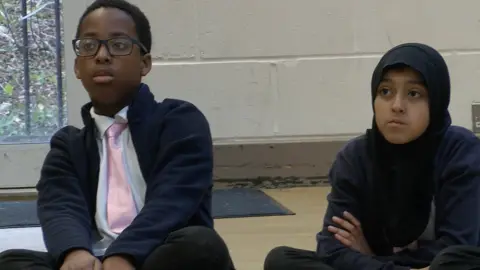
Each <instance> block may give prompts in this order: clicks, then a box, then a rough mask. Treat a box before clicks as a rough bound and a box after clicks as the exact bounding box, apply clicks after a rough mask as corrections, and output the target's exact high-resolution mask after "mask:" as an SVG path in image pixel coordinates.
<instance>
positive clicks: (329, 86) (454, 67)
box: [65, 0, 480, 143]
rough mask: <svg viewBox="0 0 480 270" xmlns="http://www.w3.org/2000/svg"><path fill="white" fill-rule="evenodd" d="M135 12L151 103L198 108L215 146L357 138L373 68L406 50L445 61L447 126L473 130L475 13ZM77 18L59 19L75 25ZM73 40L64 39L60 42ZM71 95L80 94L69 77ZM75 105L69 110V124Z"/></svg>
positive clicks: (396, 4) (432, 8)
mask: <svg viewBox="0 0 480 270" xmlns="http://www.w3.org/2000/svg"><path fill="white" fill-rule="evenodd" d="M82 1H85V2H91V1H86V0H79V1H78V2H82ZM72 2H74V1H67V2H66V3H65V9H66V10H67V14H69V13H68V12H72V11H70V9H69V5H78V4H74V3H72ZM75 2H76V1H75ZM131 2H132V3H135V4H137V5H139V6H140V7H141V8H142V9H143V10H144V11H145V13H146V14H147V16H148V17H149V19H150V21H151V24H152V28H153V35H154V48H153V52H152V54H153V56H154V58H155V59H156V62H155V67H154V69H153V71H152V73H151V74H150V76H148V77H147V78H146V82H147V83H149V84H150V85H151V86H152V87H153V88H154V91H155V93H156V95H157V97H158V98H159V99H161V98H163V97H178V98H184V99H187V100H190V101H192V102H194V103H195V104H197V105H198V106H199V107H200V108H201V109H202V110H203V111H204V112H205V113H206V115H207V116H208V118H209V120H210V122H211V124H212V130H213V133H214V137H215V138H216V139H217V141H223V142H226V143H229V142H232V143H233V142H235V141H237V140H238V139H247V140H256V139H266V140H275V138H285V137H287V138H286V139H287V140H288V137H292V139H295V137H310V136H315V137H323V136H335V135H339V134H357V133H361V132H363V131H364V130H365V129H366V128H367V127H368V126H369V124H370V122H371V106H370V104H369V102H370V101H369V100H370V97H369V87H370V85H369V84H370V76H371V73H372V70H373V67H374V65H375V64H376V62H377V61H378V59H379V57H380V56H381V54H382V53H384V52H385V51H386V50H388V49H389V48H391V47H392V46H394V45H396V44H399V43H402V42H408V41H418V42H425V43H427V44H430V45H432V46H434V47H435V48H437V49H439V50H440V51H442V53H443V54H444V55H445V57H446V59H447V61H448V64H449V66H450V69H451V73H452V82H453V86H454V87H453V88H454V89H453V92H452V105H451V111H452V114H453V118H454V122H455V123H457V124H459V125H462V126H465V127H469V128H470V127H471V115H470V111H471V108H470V104H471V103H472V101H474V100H480V91H476V88H477V87H478V86H480V80H479V76H476V73H477V72H478V65H479V64H477V63H480V61H478V60H480V54H479V52H480V51H479V50H478V49H480V22H479V20H480V15H479V14H480V13H479V12H478V11H479V10H480V2H479V1H475V0H465V1H462V2H461V4H460V3H457V2H454V1H435V0H404V1H381V0H362V1H358V0H322V1H318V0H300V1H292V0H262V1H257V0H242V1H226V0H132V1H131ZM72 13H73V12H72ZM79 13H80V10H75V14H71V16H68V17H67V19H68V20H72V23H74V24H76V19H77V17H78V15H79ZM72 35H73V32H72V31H71V30H70V31H69V29H66V38H67V39H69V38H71V36H72ZM69 50H70V48H69V47H67V51H69ZM71 63H72V62H71V61H69V62H68V63H67V64H71ZM71 76H72V75H71ZM68 85H70V86H71V85H78V82H76V81H75V79H74V78H73V76H72V77H69V78H68ZM70 95H73V96H75V97H77V93H73V94H72V93H71V94H70ZM78 100H81V101H85V100H86V96H83V98H81V99H78ZM79 105H80V103H77V102H75V103H73V104H70V107H69V108H70V109H71V110H70V112H71V113H70V116H71V117H70V119H72V122H74V123H75V122H78V121H77V119H78V106H79ZM72 114H74V115H72ZM75 116H77V117H75Z"/></svg>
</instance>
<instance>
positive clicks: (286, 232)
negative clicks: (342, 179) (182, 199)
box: [215, 187, 330, 270]
mask: <svg viewBox="0 0 480 270" xmlns="http://www.w3.org/2000/svg"><path fill="white" fill-rule="evenodd" d="M329 190H330V188H327V187H311V188H292V189H285V190H281V189H271V190H265V192H266V193H267V194H268V195H270V196H272V197H273V198H275V199H276V200H277V201H279V202H280V203H282V204H283V205H284V206H285V207H287V208H289V209H290V210H292V211H293V212H295V213H296V215H293V216H280V217H260V218H241V219H221V220H217V221H216V223H215V227H216V228H217V230H218V231H219V233H220V234H221V235H222V236H223V237H224V239H225V241H226V242H227V245H228V246H229V248H230V252H231V255H232V257H233V260H234V262H235V266H236V267H237V269H238V270H261V269H263V261H264V259H265V256H266V255H267V253H268V252H269V251H270V250H271V249H272V248H274V247H276V246H280V245H287V246H293V247H296V248H304V249H311V250H314V249H315V234H316V233H317V232H318V231H320V229H321V227H322V221H323V215H324V213H325V209H326V195H327V193H328V192H329Z"/></svg>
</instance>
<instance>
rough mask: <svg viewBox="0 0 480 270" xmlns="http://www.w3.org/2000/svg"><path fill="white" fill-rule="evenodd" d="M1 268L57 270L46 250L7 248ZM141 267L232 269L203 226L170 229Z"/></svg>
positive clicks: (225, 251)
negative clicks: (168, 233) (171, 230)
mask: <svg viewBox="0 0 480 270" xmlns="http://www.w3.org/2000/svg"><path fill="white" fill-rule="evenodd" d="M0 269H1V270H28V269H31V270H57V269H58V268H56V266H55V262H54V260H53V259H52V258H51V257H50V256H49V254H48V253H46V252H38V251H31V250H18V249H16V250H7V251H4V252H2V253H0ZM141 269H142V270H191V269H209V270H234V269H235V268H234V266H233V262H232V260H231V258H230V253H229V251H228V248H227V246H226V244H225V242H224V241H223V239H222V238H221V237H220V236H219V235H218V234H217V233H216V232H215V231H214V230H212V229H209V228H206V227H200V226H195V227H187V228H183V229H180V230H178V231H175V232H172V233H171V234H170V235H169V236H168V237H167V239H166V240H165V243H164V244H163V245H161V246H159V247H158V248H156V249H155V250H154V251H153V252H152V253H151V254H150V255H149V256H148V257H147V259H146V260H145V262H144V264H143V266H142V268H141Z"/></svg>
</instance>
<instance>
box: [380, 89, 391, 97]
mask: <svg viewBox="0 0 480 270" xmlns="http://www.w3.org/2000/svg"><path fill="white" fill-rule="evenodd" d="M379 93H380V94H381V95H384V96H385V95H388V94H389V93H390V90H388V89H387V88H382V89H380V91H379Z"/></svg>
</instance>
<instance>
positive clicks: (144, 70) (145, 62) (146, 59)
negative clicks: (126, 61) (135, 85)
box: [140, 53, 152, 76]
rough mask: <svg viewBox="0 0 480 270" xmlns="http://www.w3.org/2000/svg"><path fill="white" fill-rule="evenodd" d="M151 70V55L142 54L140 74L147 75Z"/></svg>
mask: <svg viewBox="0 0 480 270" xmlns="http://www.w3.org/2000/svg"><path fill="white" fill-rule="evenodd" d="M150 70H152V55H151V54H149V53H147V54H145V55H144V56H143V59H142V62H141V63H140V73H141V75H142V76H147V74H148V73H150Z"/></svg>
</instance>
